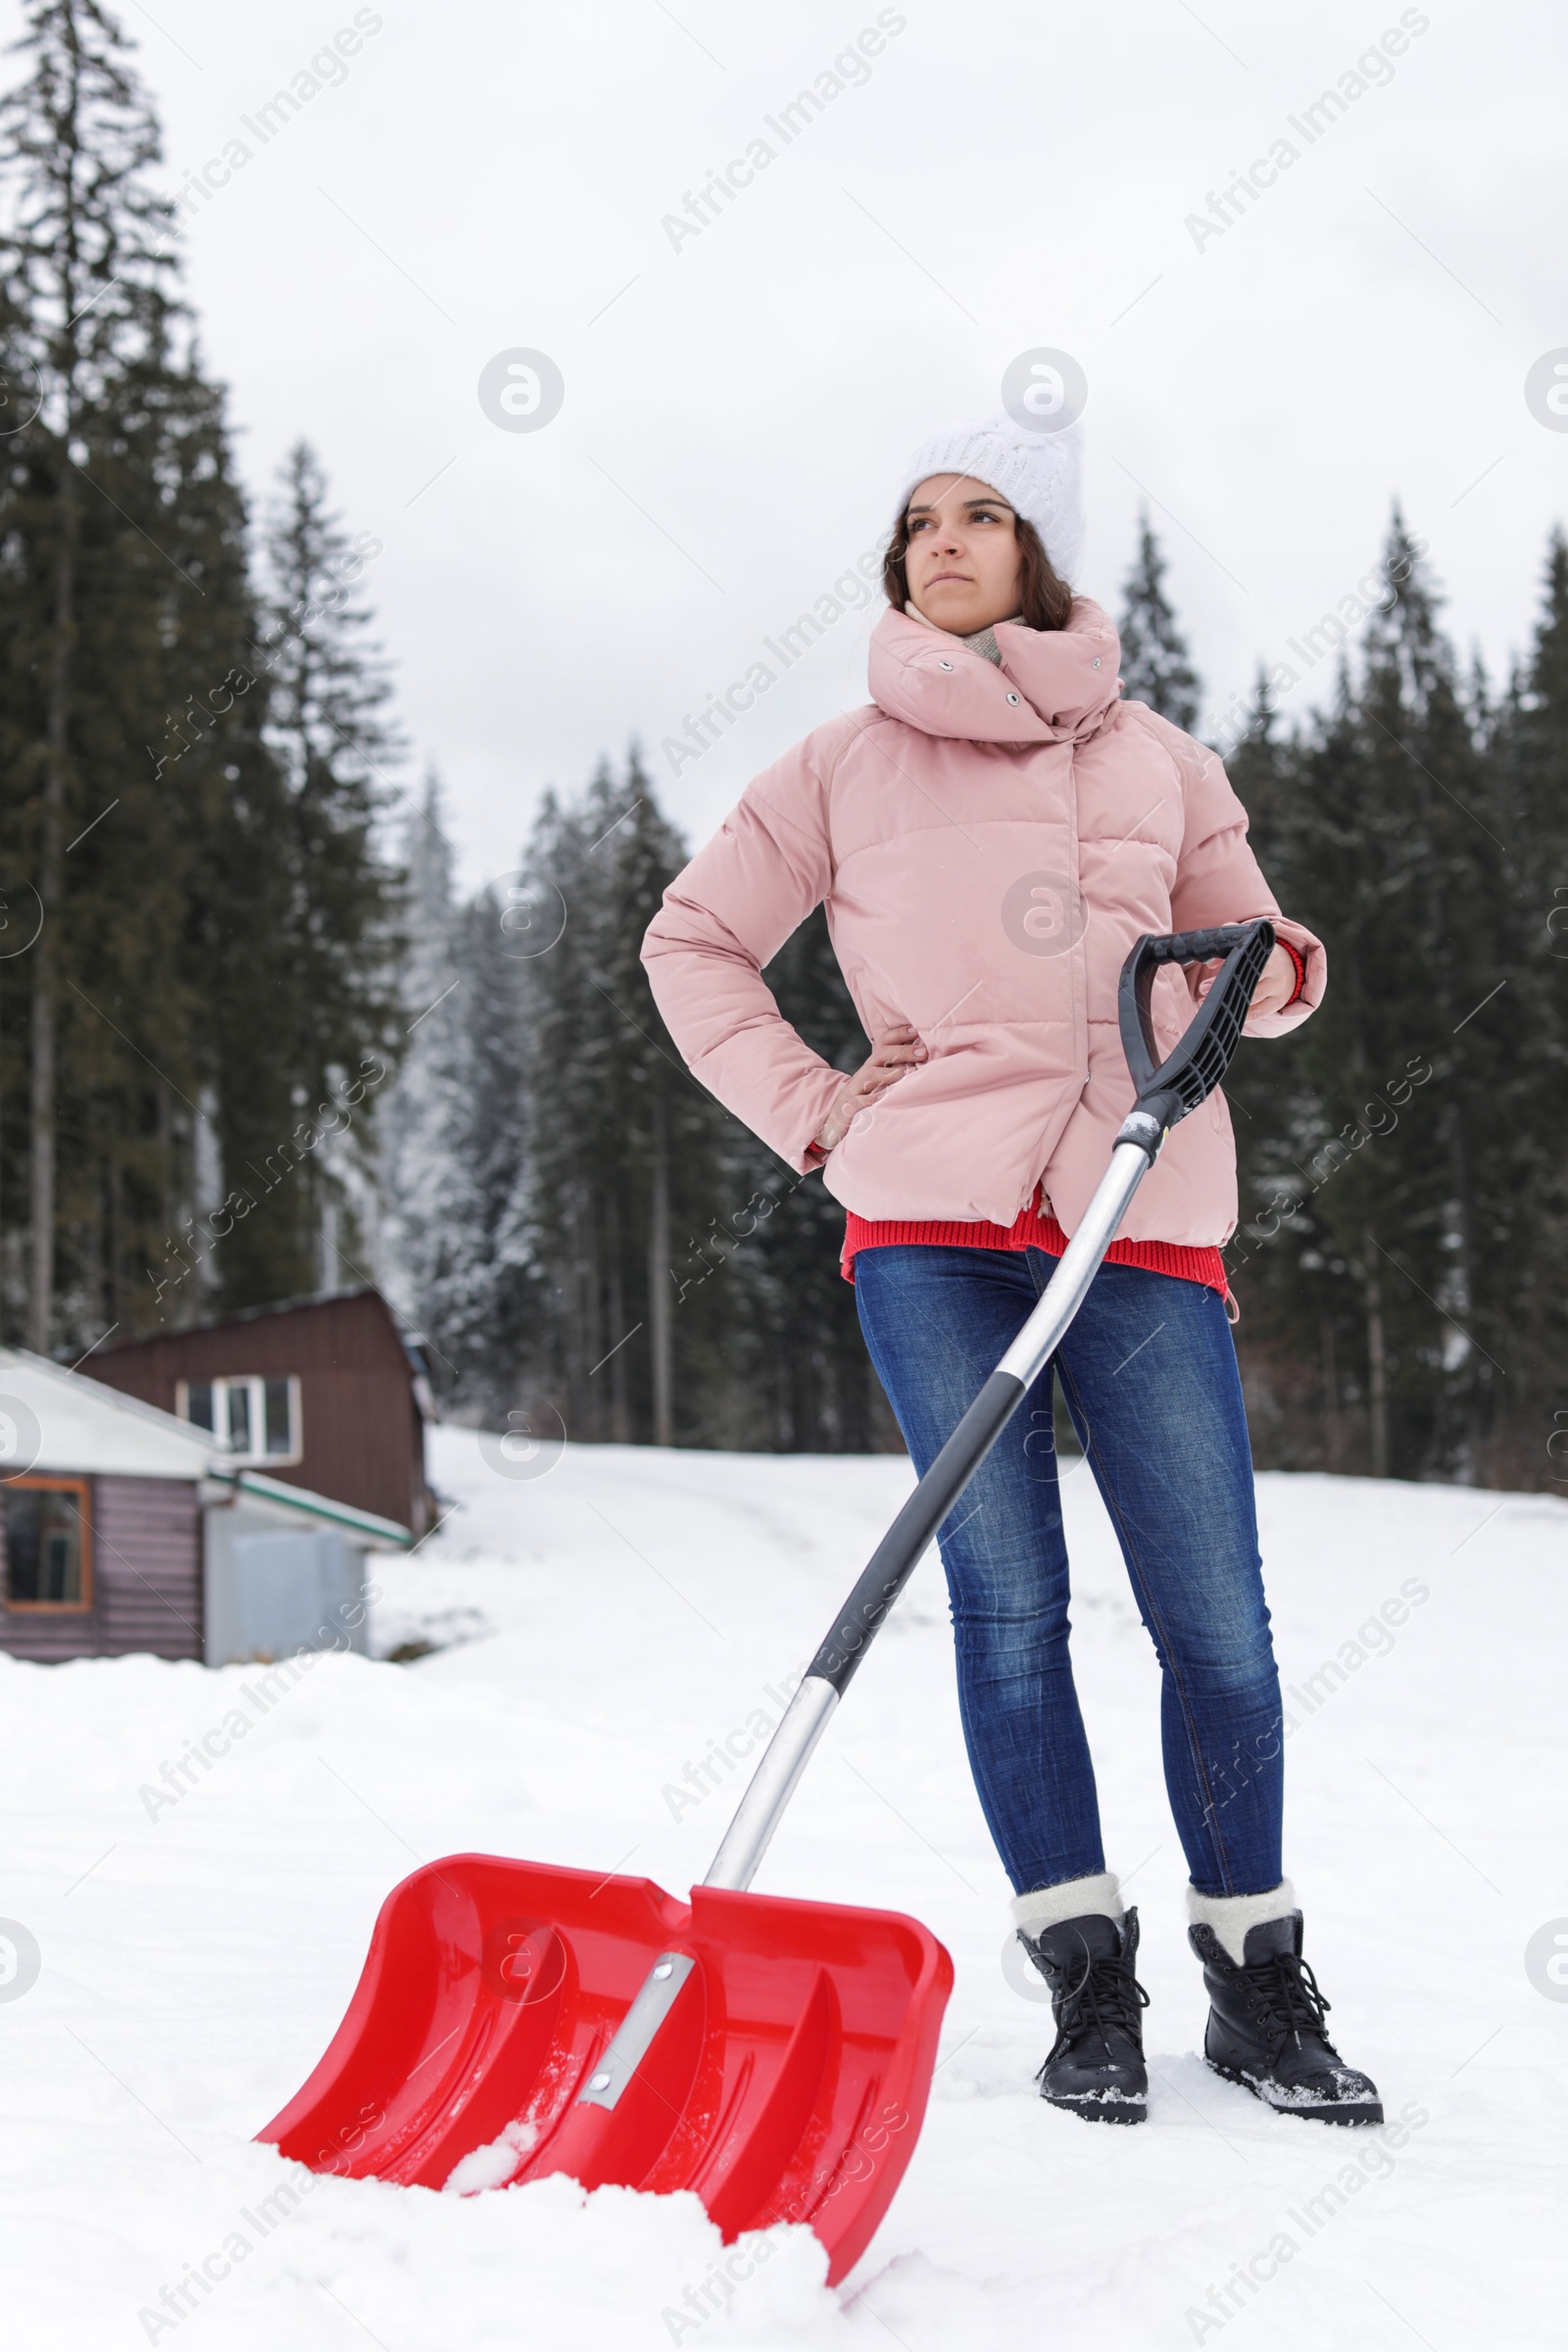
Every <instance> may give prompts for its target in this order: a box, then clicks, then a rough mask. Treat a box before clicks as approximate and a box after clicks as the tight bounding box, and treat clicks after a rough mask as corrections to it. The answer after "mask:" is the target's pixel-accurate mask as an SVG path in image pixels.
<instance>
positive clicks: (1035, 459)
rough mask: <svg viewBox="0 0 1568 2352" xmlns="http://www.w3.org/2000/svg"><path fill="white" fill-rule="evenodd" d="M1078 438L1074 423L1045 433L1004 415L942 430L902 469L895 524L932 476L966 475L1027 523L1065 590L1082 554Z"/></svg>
mask: <svg viewBox="0 0 1568 2352" xmlns="http://www.w3.org/2000/svg"><path fill="white" fill-rule="evenodd" d="M1083 436H1084V428H1083V420H1082V418H1081V417H1074V418H1073V421H1072V422H1071V423H1070V424H1065V425H1063V426H1062V427H1061V429H1060V430H1059V431H1058V432H1054V433H1047V432H1038V431H1033V430H1031V429H1029V428H1028V427H1027V426H1024V425H1021V424H1017V423H1015V422H1014V420H1013V418H1012V417H1009V416H1008V415H1007V414H1006V412H1005V411H1003V412H1001V413H1000V414H999V415H997V416H995V417H981V418H980V419H979V421H978V422H977V423H975V424H950V425H945V426H944V427H943V429H942V430H941V431H940V432H937V433H933V434H932V435H931V436H930V438H929V440H926V441H922V442H921V444H920V446H919V448H918V449H917V450H916V451H915V452H914V454H913V456H912V457H911V458H910V459H909V461H908V464H907V466H905V468H904V471H903V474H902V475H901V477H900V479H901V481H902V484H903V487H902V488H901V490H900V492H899V500H898V505H897V507H896V508H895V510H894V514H895V518H896V517H897V516H898V515H902V514H903V513H904V510H905V508H906V507H907V505H908V503H909V493H910V492H911V491H912V490H914V489H916V488H918V486H919V484H920V483H921V482H925V481H929V480H930V478H931V476H932V474H934V473H968V474H972V475H973V476H974V478H975V480H976V481H977V482H984V483H985V484H986V487H987V488H988V489H991V490H999V491H1000V492H1001V493H1002V496H1003V497H1004V498H1005V500H1006V501H1007V504H1008V505H1009V506H1010V507H1012V508H1013V509H1014V510H1015V512H1016V513H1018V514H1019V515H1022V516H1023V517H1024V520H1025V521H1026V522H1032V523H1033V524H1034V526H1035V529H1036V530H1037V531H1038V532H1039V533H1040V536H1041V538H1042V539H1043V540H1044V542H1045V548H1046V553H1047V555H1048V556H1049V557H1050V558H1051V563H1052V567H1053V569H1054V570H1055V571H1056V572H1057V573H1059V575H1060V576H1061V578H1062V579H1064V580H1065V581H1067V583H1068V584H1069V586H1070V585H1071V583H1072V580H1073V578H1074V576H1075V574H1076V572H1077V570H1078V566H1079V564H1081V563H1082V561H1083V553H1084V529H1085V522H1084V438H1083Z"/></svg>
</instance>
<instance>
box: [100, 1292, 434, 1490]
mask: <svg viewBox="0 0 1568 2352" xmlns="http://www.w3.org/2000/svg"><path fill="white" fill-rule="evenodd" d="M92 1369H93V1374H94V1377H95V1378H97V1379H98V1380H101V1381H104V1382H105V1383H106V1384H107V1385H108V1386H109V1387H111V1388H116V1389H123V1391H124V1392H125V1393H126V1395H127V1396H131V1397H140V1398H141V1399H142V1401H143V1402H144V1403H146V1404H156V1405H161V1406H162V1407H163V1409H164V1411H165V1412H167V1413H172V1411H173V1409H174V1394H175V1388H176V1384H177V1383H178V1382H180V1381H182V1380H187V1381H188V1380H215V1379H222V1378H225V1377H231V1378H236V1379H237V1378H241V1377H243V1376H244V1375H246V1374H247V1373H260V1374H262V1375H264V1376H266V1375H270V1376H271V1377H273V1378H276V1377H277V1376H279V1375H280V1374H287V1373H293V1374H294V1375H295V1376H296V1377H297V1378H298V1380H299V1383H300V1412H301V1421H302V1429H303V1436H304V1441H305V1451H304V1459H303V1460H301V1461H298V1462H293V1463H289V1464H286V1465H285V1464H282V1463H279V1464H278V1465H277V1466H276V1467H275V1468H274V1467H273V1466H272V1464H270V1463H265V1462H264V1463H258V1464H257V1467H258V1468H259V1469H261V1470H264V1471H265V1472H266V1474H267V1476H268V1477H269V1478H279V1479H283V1480H285V1481H286V1482H287V1483H288V1484H289V1485H290V1486H296V1487H309V1488H310V1489H311V1490H312V1491H313V1492H314V1493H315V1494H318V1495H330V1496H331V1497H332V1498H333V1500H335V1501H337V1502H347V1503H352V1504H354V1505H355V1506H356V1507H357V1508H358V1509H360V1510H362V1511H374V1512H376V1513H377V1514H378V1516H379V1517H381V1518H383V1519H393V1520H396V1521H397V1523H398V1524H399V1526H402V1527H411V1528H413V1530H414V1532H415V1534H416V1535H422V1534H423V1532H424V1530H425V1527H426V1526H427V1525H428V1524H429V1519H430V1516H431V1512H430V1504H429V1491H428V1489H427V1487H426V1485H425V1473H424V1423H423V1420H422V1418H421V1416H420V1413H419V1408H418V1405H417V1403H416V1401H415V1397H414V1375H413V1369H412V1367H411V1365H410V1363H409V1359H408V1356H407V1354H406V1353H405V1352H404V1348H403V1343H402V1341H401V1340H400V1338H399V1337H398V1329H397V1325H396V1323H395V1322H394V1321H393V1319H392V1311H391V1309H390V1307H389V1306H388V1305H387V1303H386V1300H385V1299H383V1298H382V1297H381V1296H380V1294H379V1292H377V1291H355V1292H351V1293H348V1294H346V1295H345V1296H343V1297H341V1298H336V1299H308V1300H306V1301H305V1302H303V1303H302V1304H300V1305H296V1306H287V1307H277V1308H263V1309H259V1310H257V1311H256V1312H254V1313H251V1314H243V1315H234V1316H231V1317H229V1318H228V1320H227V1321H225V1322H222V1323H208V1324H203V1325H200V1326H198V1327H197V1328H195V1329H194V1330H190V1331H171V1332H160V1333H159V1334H158V1335H157V1337H156V1338H153V1339H146V1340H132V1341H128V1342H126V1343H125V1344H124V1345H123V1346H122V1347H112V1348H102V1349H100V1351H99V1352H98V1354H97V1355H95V1356H94V1358H93V1365H92Z"/></svg>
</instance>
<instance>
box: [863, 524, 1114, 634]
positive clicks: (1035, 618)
mask: <svg viewBox="0 0 1568 2352" xmlns="http://www.w3.org/2000/svg"><path fill="white" fill-rule="evenodd" d="M998 503H999V505H1005V504H1006V501H1005V500H999V502H998ZM1012 528H1013V535H1014V537H1015V538H1016V539H1017V542H1018V611H1019V613H1021V614H1022V616H1023V622H1024V626H1025V628H1030V629H1064V628H1065V627H1066V626H1067V623H1068V621H1069V620H1070V619H1071V618H1072V605H1073V596H1072V590H1071V589H1070V588H1069V587H1068V585H1067V583H1066V581H1065V580H1064V579H1063V578H1062V577H1061V575H1060V573H1059V572H1057V571H1056V570H1055V569H1054V566H1053V564H1052V561H1051V558H1050V557H1049V556H1048V555H1047V553H1046V546H1045V541H1044V540H1043V539H1042V538H1041V536H1040V533H1039V532H1038V531H1037V530H1036V529H1035V526H1034V524H1033V523H1032V522H1028V521H1026V520H1025V519H1024V517H1023V515H1019V514H1017V513H1016V512H1013V515H1012ZM908 552H909V510H908V508H907V507H906V508H905V510H904V513H903V514H902V515H900V516H899V519H898V521H897V522H896V523H895V524H894V526H893V537H892V539H891V540H890V541H889V543H888V552H887V554H886V555H885V556H884V557H883V559H882V589H883V593H884V595H885V596H886V598H887V600H888V603H889V604H890V605H891V606H892V607H893V610H894V611H895V613H902V612H903V611H904V608H905V606H906V605H907V603H908V601H909V575H908V571H907V567H906V564H905V559H906V557H907V554H908Z"/></svg>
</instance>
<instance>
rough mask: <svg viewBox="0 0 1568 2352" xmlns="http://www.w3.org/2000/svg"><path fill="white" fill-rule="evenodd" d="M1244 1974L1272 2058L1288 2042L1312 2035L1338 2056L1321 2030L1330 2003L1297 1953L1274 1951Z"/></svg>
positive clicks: (1249, 1999) (1330, 2052)
mask: <svg viewBox="0 0 1568 2352" xmlns="http://www.w3.org/2000/svg"><path fill="white" fill-rule="evenodd" d="M1243 1974H1244V1976H1245V1977H1246V1980H1247V1997H1248V2002H1249V2004H1250V2008H1251V2011H1252V2014H1253V2016H1254V2017H1255V2019H1256V2020H1257V2023H1258V2026H1259V2027H1260V2029H1261V2030H1262V2032H1263V2033H1264V2034H1265V2035H1266V2037H1267V2041H1268V2049H1269V2055H1270V2058H1271V2059H1272V2058H1273V2057H1274V2055H1275V2054H1276V2053H1277V2052H1278V2051H1279V2050H1281V2049H1283V2048H1284V2046H1285V2044H1286V2043H1287V2042H1288V2041H1294V2042H1296V2043H1297V2044H1298V2046H1299V2043H1300V2040H1301V2036H1302V2034H1316V2035H1317V2037H1318V2038H1319V2040H1320V2041H1321V2042H1322V2043H1323V2046H1324V2048H1325V2049H1326V2050H1327V2051H1328V2052H1329V2054H1330V2056H1331V2057H1333V2056H1337V2055H1338V2053H1337V2052H1336V2051H1335V2049H1334V2045H1333V2043H1332V2042H1331V2041H1330V2040H1329V2037H1328V2034H1327V2032H1326V2030H1325V2027H1324V2020H1325V2018H1326V2017H1327V2016H1328V2013H1329V2010H1330V2009H1331V2008H1332V2007H1333V2003H1332V2002H1331V2001H1330V2000H1329V1999H1328V1998H1327V1996H1326V1995H1325V1994H1324V1993H1323V1992H1322V1991H1321V1990H1320V1989H1319V1987H1318V1981H1317V1979H1316V1977H1315V1976H1313V1974H1312V1971H1311V1969H1310V1968H1309V1967H1308V1966H1307V1963H1306V1962H1305V1961H1304V1960H1302V1959H1301V1958H1300V1957H1299V1955H1298V1954H1297V1953H1295V1952H1275V1953H1273V1954H1272V1955H1271V1956H1270V1957H1269V1958H1268V1959H1267V1960H1254V1961H1253V1962H1252V1964H1251V1966H1250V1968H1248V1969H1246V1970H1244V1971H1243Z"/></svg>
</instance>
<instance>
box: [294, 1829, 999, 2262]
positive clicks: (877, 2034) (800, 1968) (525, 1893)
mask: <svg viewBox="0 0 1568 2352" xmlns="http://www.w3.org/2000/svg"><path fill="white" fill-rule="evenodd" d="M669 1952H677V1953H684V1954H689V1955H690V1957H691V1958H692V1959H693V1961H694V1962H695V1963H696V1965H695V1966H694V1967H693V1969H692V1971H691V1974H690V1976H689V1977H687V1979H686V1981H685V1983H684V1985H682V1987H681V1989H680V1993H679V1995H678V1998H677V1999H676V2001H675V2004H674V2006H673V2008H672V2009H671V2011H670V2013H669V2015H668V2017H667V2019H666V2020H665V2022H664V2024H663V2026H662V2028H661V2029H660V2031H659V2033H658V2034H656V2035H655V2037H654V2040H653V2042H652V2044H651V2046H650V2048H649V2050H648V2052H647V2055H646V2056H645V2057H644V2059H643V2061H642V2064H641V2065H640V2067H639V2068H638V2070H637V2073H636V2075H635V2077H634V2078H633V2080H632V2082H631V2083H630V2084H629V2086H628V2088H627V2089H626V2090H625V2092H624V2093H623V2094H622V2095H621V2097H620V2098H619V2100H618V2102H617V2103H616V2105H615V2106H614V2107H613V2108H605V2107H602V2106H596V2105H593V2104H589V2103H586V2102H584V2103H579V2101H578V2097H577V2094H578V2092H579V2090H580V2089H581V2088H582V2087H583V2085H584V2083H585V2082H586V2081H587V2079H588V2077H589V2076H590V2075H591V2074H592V2072H593V2070H594V2067H595V2066H596V2064H597V2063H598V2060H599V2058H600V2056H601V2055H602V2053H603V2052H604V2050H605V2048H606V2046H607V2045H608V2043H609V2042H610V2040H611V2038H612V2036H613V2034H614V2032H615V2029H616V2027H617V2026H618V2025H619V2024H620V2021H621V2019H622V2018H623V2017H624V2016H625V2013H626V2011H627V2009H628V2007H629V2006H630V2004H631V2001H632V1998H633V1995H634V1994H635V1993H636V1992H637V1990H638V1987H639V1986H640V1985H642V1983H643V1980H644V1979H645V1977H646V1976H647V1975H648V1972H649V1970H650V1968H651V1967H652V1966H653V1964H654V1962H655V1961H656V1960H657V1959H658V1958H659V1957H660V1955H661V1954H662V1953H669ZM952 1988H953V1963H952V1961H951V1960H950V1959H949V1957H948V1955H947V1953H946V1952H945V1951H944V1950H943V1948H942V1946H941V1944H940V1943H938V1941H937V1940H936V1937H935V1936H932V1935H931V1934H930V1932H929V1931H928V1930H927V1929H925V1928H923V1927H921V1926H920V1924H919V1922H918V1921H917V1920H913V1919H906V1918H904V1917H903V1916H901V1915H900V1914H899V1913H897V1912H892V1911H864V1910H859V1909H857V1908H855V1907H853V1906H851V1905H850V1904H847V1903H808V1902H797V1901H793V1900H791V1899H790V1898H789V1897H787V1896H784V1895H771V1894H736V1893H732V1892H728V1891H725V1890H721V1889H719V1888H715V1887H695V1888H694V1889H693V1892H692V1899H691V1902H690V1904H689V1905H688V1904H685V1903H680V1902H677V1901H676V1900H675V1899H674V1898H673V1896H671V1895H667V1894H665V1893H663V1892H662V1890H661V1889H660V1888H659V1887H656V1886H654V1884H653V1883H652V1881H651V1880H648V1879H629V1878H609V1879H599V1878H595V1877H594V1876H593V1874H592V1873H591V1872H589V1871H582V1870H557V1869H554V1868H552V1867H551V1866H550V1865H549V1864H547V1863H539V1862H507V1861H501V1860H497V1859H495V1858H494V1857H492V1856H490V1855H486V1854H458V1855H454V1856H453V1857H452V1858H451V1859H449V1860H447V1861H444V1862H433V1863H431V1864H429V1865H428V1866H427V1867H426V1868H425V1869H423V1870H418V1871H416V1872H415V1873H414V1876H413V1877H412V1878H408V1879H405V1880H404V1881H403V1884H402V1885H401V1886H400V1887H394V1889H393V1891H392V1892H391V1894H390V1895H388V1897H387V1899H386V1902H385V1903H384V1904H383V1905H382V1908H381V1915H380V1917H379V1919H378V1920H377V1921H376V1923H375V1932H374V1934H373V1936H371V1938H370V1949H369V1953H368V1957H367V1959H366V1963H365V1968H364V1971H363V1973H362V1975H361V1977H360V1982H359V1985H358V1986H357V1988H356V1990H355V1994H354V1998H353V2000H352V2001H351V2002H350V2003H349V2008H348V2013H347V2015H346V2016H345V2018H344V2020H343V2023H342V2025H341V2026H340V2027H339V2028H338V2030H337V2033H336V2034H335V2035H334V2036H333V2038H332V2042H331V2046H330V2047H329V2048H328V2050H327V2052H326V2055H325V2056H324V2057H323V2058H322V2060H321V2063H320V2064H319V2067H318V2068H317V2069H316V2072H315V2073H314V2074H313V2075H312V2077H311V2079H310V2081H309V2082H307V2083H306V2084H305V2086H304V2088H303V2089H302V2090H301V2091H300V2092H299V2093H298V2095H297V2096H296V2097H295V2098H293V2099H291V2100H290V2101H289V2103H288V2105H287V2106H286V2107H285V2108H284V2109H283V2111H282V2113H281V2114H280V2115H276V2116H274V2117H273V2119H272V2121H271V2122H270V2124H269V2125H268V2126H267V2129H266V2130H265V2131H263V2132H261V2133H260V2134H259V2136H260V2137H261V2138H262V2139H266V2140H272V2141H274V2142H275V2143H276V2145H277V2147H278V2148H279V2149H280V2151H281V2152H282V2154H283V2155H285V2156H290V2157H293V2158H295V2159H296V2160H297V2161H298V2162H299V2163H301V2164H306V2165H309V2166H310V2167H311V2168H312V2170H313V2171H316V2172H326V2173H341V2174H347V2175H349V2176H351V2177H353V2178H355V2179H363V2178H365V2177H366V2176H371V2177H373V2178H374V2179H376V2180H396V2181H401V2182H404V2183H406V2184H412V2183H417V2184H418V2185H419V2186H420V2187H424V2188H443V2187H445V2186H446V2184H447V2183H448V2181H449V2180H451V2179H452V2176H453V2173H454V2172H455V2170H456V2169H457V2167H458V2166H459V2165H460V2164H461V2163H462V2161H463V2159H464V2158H465V2157H470V2158H473V2160H474V2161H473V2163H472V2164H470V2165H469V2166H468V2167H466V2171H465V2174H464V2177H463V2178H462V2180H460V2181H459V2182H458V2183H456V2185H458V2186H460V2187H474V2188H478V2187H500V2186H501V2185H503V2183H509V2182H511V2181H516V2180H539V2179H540V2178H541V2177H542V2176H543V2175H545V2174H547V2173H569V2174H570V2175H571V2176H572V2178H573V2179H575V2180H580V2181H581V2182H582V2184H583V2186H584V2187H585V2188H598V2187H600V2186H602V2185H603V2184H604V2183H605V2182H607V2181H615V2182H619V2183H621V2184H622V2185H624V2186H627V2187H631V2188H641V2189H651V2190H664V2191H668V2190H672V2189H680V2188H684V2189H692V2190H695V2192H696V2193H697V2195H698V2196H700V2197H701V2199H702V2201H703V2203H704V2205H705V2206H706V2207H707V2209H708V2211H709V2213H710V2214H711V2216H712V2218H713V2220H714V2221H715V2222H716V2223H717V2224H718V2226H719V2228H720V2229H721V2230H722V2231H723V2233H724V2236H725V2238H726V2240H728V2239H731V2238H734V2237H737V2236H739V2235H740V2233H741V2232H742V2231H743V2230H746V2229H767V2228H768V2227H770V2226H771V2225H772V2224H774V2223H778V2222H806V2223H809V2225H810V2227H811V2229H814V2230H815V2232H816V2234H817V2236H818V2237H819V2238H820V2239H821V2240H822V2243H823V2244H824V2245H825V2246H826V2248H827V2250H828V2257H829V2263H828V2278H829V2279H830V2280H833V2279H837V2278H842V2277H843V2275H844V2273H845V2272H846V2271H848V2270H849V2269H850V2267H851V2266H852V2264H854V2263H855V2262H856V2261H857V2260H858V2258H859V2256H860V2254H861V2253H862V2252H863V2251H864V2249H865V2247H866V2245H867V2244H868V2243H869V2242H870V2239H871V2235H872V2233H873V2231H874V2230H875V2229H876V2226H877V2224H878V2223H879V2222H880V2220H881V2218H882V2216H883V2214H884V2213H885V2212H886V2211H887V2208H888V2205H889V2202H890V2201H891V2199H892V2196H893V2192H894V2190H895V2189H896V2188H897V2186H898V2184H899V2181H900V2180H901V2178H902V2177H903V2173H904V2168H905V2166H906V2165H907V2163H908V2161H909V2158H910V2156H911V2155H912V2153H913V2151H914V2143H915V2141H916V2139H917V2138H918V2137H919V2132H920V2125H921V2121H922V2119H923V2117H924V2114H925V2103H926V2094H927V2091H928V2090H929V2088H930V2083H931V2072H932V2068H933V2066H934V2065H935V2062H936V2048H937V2035H938V2033H939V2031H940V2029H941V2024H942V2013H943V2010H944V2009H945V2007H946V2006H947V1999H948V1994H949V1993H950V1991H951V1990H952ZM476 2151H482V2152H483V2153H481V2154H476Z"/></svg>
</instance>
